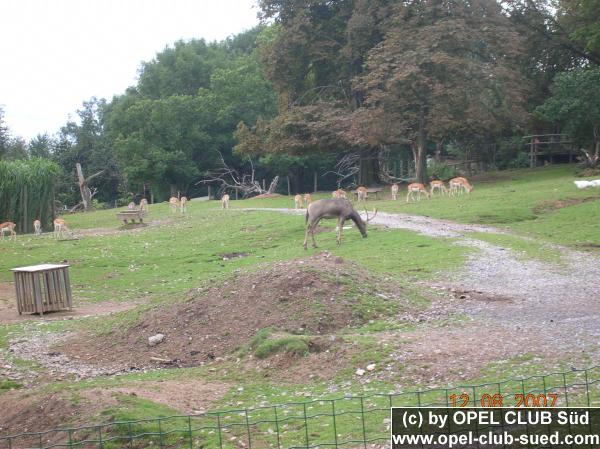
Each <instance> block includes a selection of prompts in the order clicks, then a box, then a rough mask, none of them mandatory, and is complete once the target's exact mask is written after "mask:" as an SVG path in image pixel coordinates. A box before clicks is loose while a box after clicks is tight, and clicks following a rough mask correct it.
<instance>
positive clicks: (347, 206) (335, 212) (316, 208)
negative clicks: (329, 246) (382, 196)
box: [303, 198, 377, 249]
mask: <svg viewBox="0 0 600 449" xmlns="http://www.w3.org/2000/svg"><path fill="white" fill-rule="evenodd" d="M365 212H366V210H365ZM375 215H377V209H375V214H374V215H373V216H372V217H369V213H368V212H367V218H366V220H363V219H362V217H361V216H360V214H359V213H358V212H356V210H355V209H354V207H352V203H350V201H348V200H347V199H344V198H328V199H324V200H318V201H315V202H314V203H311V204H309V206H308V207H307V209H306V232H305V234H304V244H303V245H304V249H308V234H310V235H311V237H312V244H313V248H316V247H317V242H316V241H315V229H316V228H317V225H318V224H319V221H321V219H322V218H337V220H338V223H337V243H338V245H340V244H341V243H342V229H343V227H344V222H345V221H346V220H352V221H353V222H354V223H355V224H356V227H357V228H358V230H359V231H360V233H361V235H362V236H363V237H366V236H367V223H368V222H369V221H371V220H372V219H373V218H375Z"/></svg>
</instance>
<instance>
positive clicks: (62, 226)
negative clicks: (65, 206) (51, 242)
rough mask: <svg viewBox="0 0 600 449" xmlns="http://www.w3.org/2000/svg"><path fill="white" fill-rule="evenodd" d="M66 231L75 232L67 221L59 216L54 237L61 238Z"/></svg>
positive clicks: (55, 221)
mask: <svg viewBox="0 0 600 449" xmlns="http://www.w3.org/2000/svg"><path fill="white" fill-rule="evenodd" d="M64 232H68V233H69V234H71V235H72V234H73V233H72V232H71V230H70V229H69V228H68V227H67V223H66V222H65V220H63V219H62V218H57V219H56V220H54V238H56V239H57V238H59V237H60V236H61V235H62V234H63V233H64Z"/></svg>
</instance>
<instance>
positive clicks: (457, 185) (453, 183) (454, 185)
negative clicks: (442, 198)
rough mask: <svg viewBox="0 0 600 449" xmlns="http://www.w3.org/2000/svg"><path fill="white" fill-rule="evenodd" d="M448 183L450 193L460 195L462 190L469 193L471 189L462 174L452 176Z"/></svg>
mask: <svg viewBox="0 0 600 449" xmlns="http://www.w3.org/2000/svg"><path fill="white" fill-rule="evenodd" d="M448 185H449V186H450V195H451V196H454V195H460V194H461V193H463V192H467V193H471V191H472V190H473V186H472V185H471V184H469V181H467V178H463V177H462V176H458V177H456V178H452V179H451V180H450V181H449V182H448Z"/></svg>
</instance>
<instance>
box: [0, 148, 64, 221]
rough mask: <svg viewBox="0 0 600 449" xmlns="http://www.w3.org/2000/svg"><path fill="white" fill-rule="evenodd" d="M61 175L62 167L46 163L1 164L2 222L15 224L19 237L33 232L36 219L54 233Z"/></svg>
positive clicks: (34, 161)
mask: <svg viewBox="0 0 600 449" xmlns="http://www.w3.org/2000/svg"><path fill="white" fill-rule="evenodd" d="M59 173H60V168H59V167H58V165H56V164H55V163H54V162H51V161H48V160H46V159H40V158H33V159H30V160H28V161H0V222H4V221H13V222H15V223H16V224H17V232H19V233H25V232H31V231H32V230H33V220H35V219H39V220H40V221H41V222H42V227H43V229H51V228H52V220H53V219H54V204H53V202H54V183H55V181H56V178H57V176H58V174H59Z"/></svg>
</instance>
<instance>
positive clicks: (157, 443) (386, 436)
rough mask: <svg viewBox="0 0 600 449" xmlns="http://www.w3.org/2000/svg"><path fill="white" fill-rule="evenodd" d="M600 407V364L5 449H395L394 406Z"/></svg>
mask: <svg viewBox="0 0 600 449" xmlns="http://www.w3.org/2000/svg"><path fill="white" fill-rule="evenodd" d="M540 397H544V398H548V401H549V402H550V398H552V400H555V403H554V404H552V405H553V406H555V407H590V406H600V366H595V367H592V368H588V369H581V370H578V369H573V370H571V371H568V372H558V373H552V374H547V375H540V376H531V377H527V378H523V379H510V380H506V381H502V382H493V383H486V384H480V385H470V386H457V387H453V388H432V389H427V390H419V391H410V392H398V393H389V394H386V393H381V394H369V395H364V396H344V397H338V398H332V399H315V400H311V401H307V402H289V403H285V404H279V405H271V406H261V407H253V408H240V409H231V410H223V411H215V412H206V413H203V414H201V415H185V416H183V415H179V416H164V417H159V418H152V419H143V420H136V421H123V422H108V423H102V424H97V425H89V426H81V427H71V428H63V429H53V430H47V431H43V432H27V433H21V434H18V435H11V436H2V437H0V449H22V448H28V449H29V448H36V449H50V448H90V449H91V448H94V449H116V448H130V449H141V448H144V449H146V448H148V449H159V448H160V449H162V448H173V449H175V448H177V449H185V448H188V449H199V448H219V449H233V448H236V449H237V448H248V449H249V448H265V449H266V448H277V449H309V448H315V449H316V448H352V449H354V448H364V449H368V448H373V447H377V448H379V447H389V444H390V443H389V441H390V426H391V422H390V407H408V406H423V407H425V406H429V407H453V406H457V407H458V406H471V407H487V406H504V407H512V406H523V407H525V406H544V405H548V406H550V405H551V404H550V403H549V402H548V404H541V403H540V400H539V398H540Z"/></svg>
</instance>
